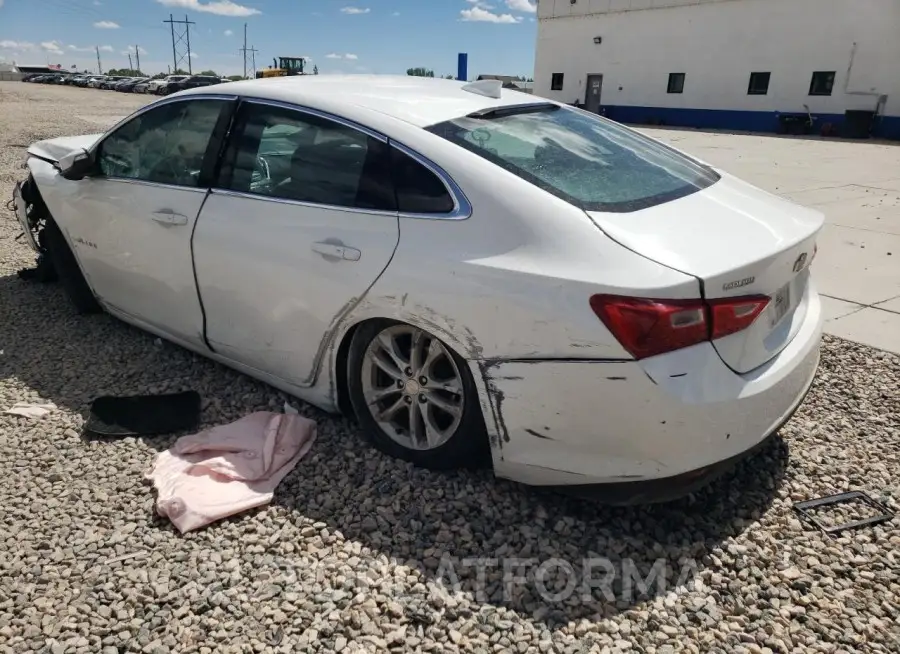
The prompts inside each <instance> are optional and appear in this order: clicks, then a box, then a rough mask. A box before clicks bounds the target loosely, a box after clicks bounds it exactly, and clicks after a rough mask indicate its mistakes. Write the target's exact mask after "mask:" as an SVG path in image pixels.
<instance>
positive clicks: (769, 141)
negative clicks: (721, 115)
mask: <svg viewBox="0 0 900 654" xmlns="http://www.w3.org/2000/svg"><path fill="white" fill-rule="evenodd" d="M641 131H643V132H645V133H647V134H649V135H651V136H654V137H656V138H659V139H661V140H663V141H665V142H668V143H671V144H672V145H673V146H675V147H677V148H679V149H681V150H684V151H685V152H688V153H690V154H693V155H696V156H697V157H699V158H701V159H703V160H705V161H708V162H709V163H711V164H713V165H715V166H718V167H720V168H722V169H724V170H727V171H728V172H730V173H732V174H734V175H736V176H738V177H741V178H743V179H744V180H746V181H748V182H750V183H751V184H755V185H757V186H759V187H760V188H763V189H765V190H767V191H770V192H773V193H777V194H779V195H782V196H785V197H787V198H789V199H791V200H793V201H795V202H798V203H800V204H803V205H806V206H809V207H814V208H816V209H818V210H819V211H822V212H823V213H824V214H825V217H826V225H825V227H824V229H823V230H822V235H821V237H820V239H819V243H818V245H819V252H818V255H817V256H816V260H815V262H814V263H813V268H812V269H813V275H814V276H815V279H816V283H817V285H818V287H819V292H820V293H821V294H822V295H823V296H824V301H825V309H826V324H825V331H826V332H828V333H830V334H834V335H835V336H840V337H842V338H846V339H848V340H851V341H856V342H859V343H864V344H866V345H871V346H873V347H877V348H880V349H883V350H888V351H890V352H894V353H896V354H900V144H890V143H878V142H869V141H849V140H842V139H816V138H812V139H804V138H796V137H793V138H792V137H779V136H773V135H758V134H753V135H749V134H726V133H719V132H699V131H694V130H676V129H656V128H653V129H649V128H647V129H641Z"/></svg>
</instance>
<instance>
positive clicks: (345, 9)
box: [341, 7, 372, 14]
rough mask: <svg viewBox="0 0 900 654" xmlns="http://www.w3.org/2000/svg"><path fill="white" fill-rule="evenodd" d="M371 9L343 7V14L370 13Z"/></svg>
mask: <svg viewBox="0 0 900 654" xmlns="http://www.w3.org/2000/svg"><path fill="white" fill-rule="evenodd" d="M370 11H372V10H371V9H369V8H368V7H365V8H362V7H343V8H342V9H341V13H342V14H368V13H369V12H370Z"/></svg>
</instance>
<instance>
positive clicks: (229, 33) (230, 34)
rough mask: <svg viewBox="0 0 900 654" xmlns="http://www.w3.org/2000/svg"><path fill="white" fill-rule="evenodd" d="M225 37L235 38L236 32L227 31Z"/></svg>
mask: <svg viewBox="0 0 900 654" xmlns="http://www.w3.org/2000/svg"><path fill="white" fill-rule="evenodd" d="M225 36H234V32H232V31H231V30H225Z"/></svg>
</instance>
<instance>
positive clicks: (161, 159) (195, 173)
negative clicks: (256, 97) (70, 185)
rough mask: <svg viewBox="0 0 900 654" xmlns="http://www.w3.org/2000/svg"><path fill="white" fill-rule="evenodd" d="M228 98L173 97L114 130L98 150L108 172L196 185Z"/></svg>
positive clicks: (118, 175) (177, 183)
mask: <svg viewBox="0 0 900 654" xmlns="http://www.w3.org/2000/svg"><path fill="white" fill-rule="evenodd" d="M227 104H228V101H227V100H189V101H184V102H171V103H168V104H164V105H162V106H161V107H157V108H155V109H151V110H149V111H146V112H144V113H142V114H141V115H139V116H137V117H135V118H134V119H132V120H130V121H129V122H127V123H125V124H124V125H122V126H121V127H120V128H119V129H117V130H116V131H115V132H113V133H112V134H110V135H109V136H108V137H107V138H106V139H105V140H104V141H103V142H102V143H101V144H100V149H99V152H98V163H99V166H100V170H101V172H102V173H103V175H105V176H106V177H119V178H124V179H134V180H141V181H145V182H155V183H158V184H174V185H177V186H190V187H197V186H199V183H200V170H201V169H202V167H203V160H204V159H205V157H206V150H207V148H208V147H209V142H210V138H211V137H212V134H213V130H214V129H215V127H216V123H217V122H218V120H219V116H220V115H221V113H222V110H223V109H224V108H225V106H226V105H227Z"/></svg>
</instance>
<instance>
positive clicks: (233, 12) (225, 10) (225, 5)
mask: <svg viewBox="0 0 900 654" xmlns="http://www.w3.org/2000/svg"><path fill="white" fill-rule="evenodd" d="M156 1H157V2H158V3H159V4H161V5H165V6H166V7H181V8H183V9H190V10H192V11H202V12H206V13H207V14H218V15H219V16H238V17H241V16H255V15H256V14H261V13H262V12H261V11H260V10H259V9H253V8H252V7H245V6H244V5H239V4H237V3H235V2H232V1H231V0H210V1H209V2H206V3H204V2H201V0H156Z"/></svg>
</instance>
